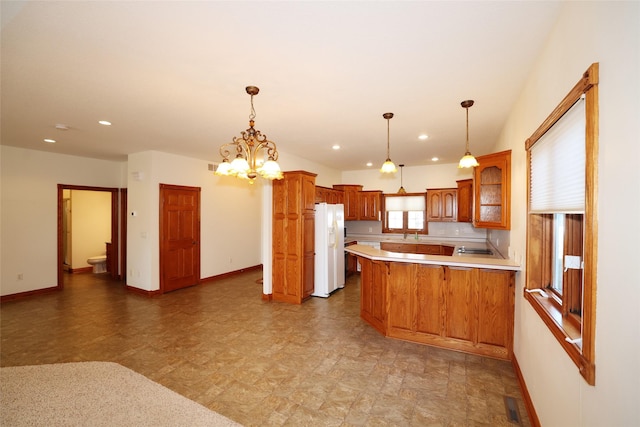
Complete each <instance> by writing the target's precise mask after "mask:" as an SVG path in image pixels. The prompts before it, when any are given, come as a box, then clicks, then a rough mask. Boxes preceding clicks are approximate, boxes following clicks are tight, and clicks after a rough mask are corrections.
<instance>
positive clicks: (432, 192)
mask: <svg viewBox="0 0 640 427" xmlns="http://www.w3.org/2000/svg"><path fill="white" fill-rule="evenodd" d="M457 199H458V189H457V188H432V189H427V221H432V222H453V221H456V219H457V217H458V208H457Z"/></svg>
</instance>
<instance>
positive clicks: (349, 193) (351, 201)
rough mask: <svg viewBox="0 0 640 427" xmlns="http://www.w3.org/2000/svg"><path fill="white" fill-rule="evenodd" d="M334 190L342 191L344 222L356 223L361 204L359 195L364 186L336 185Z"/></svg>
mask: <svg viewBox="0 0 640 427" xmlns="http://www.w3.org/2000/svg"><path fill="white" fill-rule="evenodd" d="M333 188H334V189H336V190H338V191H342V193H343V195H342V197H343V201H344V220H345V221H355V220H357V219H358V214H359V213H360V212H359V211H360V210H359V204H358V193H359V192H360V191H361V190H362V185H345V184H340V185H334V186H333Z"/></svg>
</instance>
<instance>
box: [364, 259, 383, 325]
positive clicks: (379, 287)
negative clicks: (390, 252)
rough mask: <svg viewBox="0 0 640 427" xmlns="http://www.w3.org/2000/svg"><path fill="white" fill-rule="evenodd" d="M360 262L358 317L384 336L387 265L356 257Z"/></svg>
mask: <svg viewBox="0 0 640 427" xmlns="http://www.w3.org/2000/svg"><path fill="white" fill-rule="evenodd" d="M358 261H359V262H360V317H362V318H363V319H364V320H365V321H367V322H368V323H369V324H370V325H371V326H373V327H374V328H375V329H376V330H377V331H378V332H380V333H381V334H384V335H386V331H385V330H386V323H387V307H386V301H387V268H388V263H385V262H383V261H373V260H370V259H368V258H363V257H358Z"/></svg>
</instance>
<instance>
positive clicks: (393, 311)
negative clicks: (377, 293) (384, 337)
mask: <svg viewBox="0 0 640 427" xmlns="http://www.w3.org/2000/svg"><path fill="white" fill-rule="evenodd" d="M390 268H391V276H392V277H393V280H391V281H390V282H389V284H388V286H389V300H390V301H393V304H391V305H390V307H389V318H388V323H387V325H388V326H389V328H395V329H402V330H405V331H413V330H414V309H413V302H414V300H415V297H414V294H415V287H414V283H415V271H416V265H415V264H401V263H397V262H393V263H391V266H390Z"/></svg>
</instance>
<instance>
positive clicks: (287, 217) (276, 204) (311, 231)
mask: <svg viewBox="0 0 640 427" xmlns="http://www.w3.org/2000/svg"><path fill="white" fill-rule="evenodd" d="M315 183H316V174H314V173H310V172H305V171H292V172H284V178H283V179H280V180H274V181H273V239H272V240H273V254H272V259H273V277H272V282H273V290H272V292H273V294H272V298H273V300H274V301H282V302H288V303H293V304H300V303H302V302H303V301H304V300H306V299H307V298H309V297H310V296H311V294H312V293H313V289H314V251H315V240H314V239H315V211H314V208H315V191H316V189H315Z"/></svg>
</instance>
